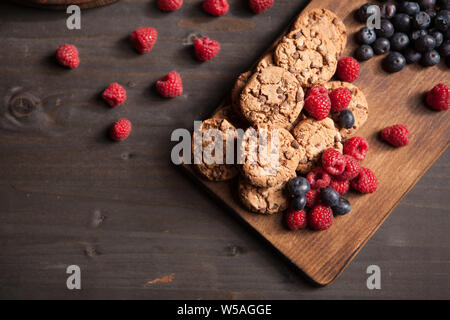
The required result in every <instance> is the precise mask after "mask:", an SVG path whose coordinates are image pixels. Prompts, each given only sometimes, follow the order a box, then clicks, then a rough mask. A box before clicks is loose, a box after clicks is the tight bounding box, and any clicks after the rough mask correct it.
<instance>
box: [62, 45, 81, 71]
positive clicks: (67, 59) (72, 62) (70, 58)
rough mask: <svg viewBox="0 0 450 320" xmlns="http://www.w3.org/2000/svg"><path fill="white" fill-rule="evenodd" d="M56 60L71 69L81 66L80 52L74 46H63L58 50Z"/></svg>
mask: <svg viewBox="0 0 450 320" xmlns="http://www.w3.org/2000/svg"><path fill="white" fill-rule="evenodd" d="M56 59H57V60H58V62H59V64H60V65H62V66H65V67H68V68H71V69H74V68H77V67H78V66H79V65H80V57H79V56H78V50H77V48H76V47H75V46H74V45H73V44H63V45H61V46H59V47H58V49H56Z"/></svg>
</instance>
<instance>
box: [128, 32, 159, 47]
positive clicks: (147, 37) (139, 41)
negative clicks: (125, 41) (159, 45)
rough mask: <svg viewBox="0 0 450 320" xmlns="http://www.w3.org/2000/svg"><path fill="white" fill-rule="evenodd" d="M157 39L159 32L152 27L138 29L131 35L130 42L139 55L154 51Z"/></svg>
mask: <svg viewBox="0 0 450 320" xmlns="http://www.w3.org/2000/svg"><path fill="white" fill-rule="evenodd" d="M157 39H158V32H157V31H156V29H155V28H151V27H141V28H138V29H136V30H134V31H133V32H132V33H131V35H130V40H131V42H132V43H133V45H134V47H135V48H136V51H137V52H139V53H146V52H149V51H150V50H152V49H153V46H154V45H155V42H156V40H157Z"/></svg>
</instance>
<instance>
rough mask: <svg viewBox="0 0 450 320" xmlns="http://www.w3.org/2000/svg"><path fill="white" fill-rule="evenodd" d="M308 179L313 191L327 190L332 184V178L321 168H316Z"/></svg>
mask: <svg viewBox="0 0 450 320" xmlns="http://www.w3.org/2000/svg"><path fill="white" fill-rule="evenodd" d="M306 179H307V180H308V182H309V185H310V186H311V189H319V188H325V187H326V186H328V185H329V184H330V181H331V177H330V175H329V174H328V173H326V172H325V171H324V170H323V169H322V168H321V167H317V168H314V169H313V170H311V171H310V172H309V173H308V174H307V175H306Z"/></svg>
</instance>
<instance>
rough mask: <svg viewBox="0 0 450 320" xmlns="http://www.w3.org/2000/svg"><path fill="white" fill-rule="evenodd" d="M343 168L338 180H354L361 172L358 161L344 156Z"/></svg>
mask: <svg viewBox="0 0 450 320" xmlns="http://www.w3.org/2000/svg"><path fill="white" fill-rule="evenodd" d="M344 157H345V168H344V171H343V172H342V174H341V175H339V176H338V177H337V178H338V179H340V180H352V179H353V178H356V177H357V176H358V174H359V171H360V170H361V166H360V165H359V162H358V160H356V159H355V158H353V157H352V156H349V155H345V156H344Z"/></svg>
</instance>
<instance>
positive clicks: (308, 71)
mask: <svg viewBox="0 0 450 320" xmlns="http://www.w3.org/2000/svg"><path fill="white" fill-rule="evenodd" d="M305 33H306V32H305ZM336 52H337V51H336V48H335V46H334V44H333V43H332V42H331V40H328V39H326V37H325V36H324V35H323V34H322V33H318V34H317V35H316V37H315V38H311V37H310V36H309V35H305V34H304V33H303V31H301V30H295V31H292V32H290V33H288V35H287V36H285V37H283V39H282V40H281V42H280V43H279V44H278V45H277V47H276V48H275V52H274V60H275V64H276V65H277V66H280V67H282V68H284V69H286V70H288V71H289V72H290V73H292V74H293V75H295V77H296V78H297V80H298V81H299V82H300V85H301V86H303V87H313V86H316V85H321V84H323V83H325V82H327V81H328V80H330V79H331V77H332V76H333V75H334V73H335V72H336V66H337V53H336Z"/></svg>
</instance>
